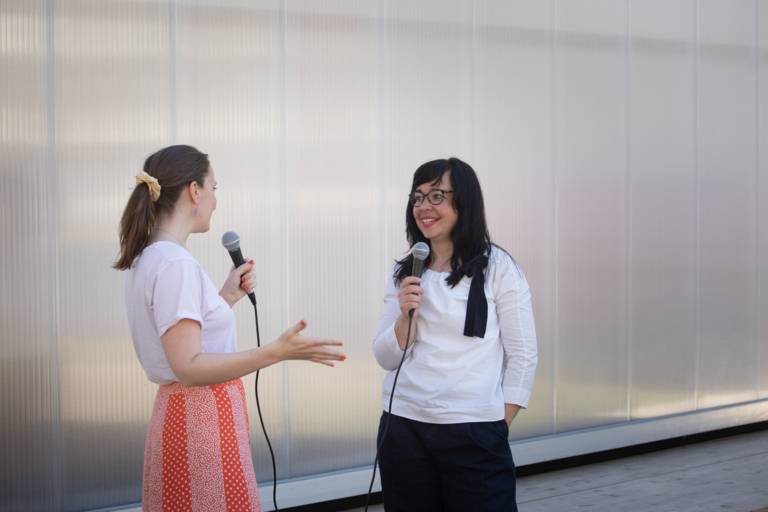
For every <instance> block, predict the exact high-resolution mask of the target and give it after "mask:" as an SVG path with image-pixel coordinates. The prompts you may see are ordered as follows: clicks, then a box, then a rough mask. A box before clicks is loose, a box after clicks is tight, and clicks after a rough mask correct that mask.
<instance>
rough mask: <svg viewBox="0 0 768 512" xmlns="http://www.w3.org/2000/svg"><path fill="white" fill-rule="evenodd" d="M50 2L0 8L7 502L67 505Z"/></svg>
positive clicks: (2, 415)
mask: <svg viewBox="0 0 768 512" xmlns="http://www.w3.org/2000/svg"><path fill="white" fill-rule="evenodd" d="M50 29H51V27H50V25H49V24H48V22H47V18H46V8H45V2H28V1H11V2H5V3H4V4H3V6H2V15H1V16H0V68H2V79H0V153H2V155H3V163H2V165H0V179H2V187H0V218H2V224H0V236H2V239H3V243H2V245H1V246H0V247H1V248H0V261H1V262H2V264H1V265H0V282H2V284H3V291H2V295H0V305H2V308H0V333H1V334H0V336H2V344H1V346H2V352H1V353H0V453H2V454H3V457H2V461H0V496H2V498H0V510H8V511H10V510H24V509H37V510H43V509H53V508H56V507H57V506H58V500H59V498H60V492H61V481H60V472H59V469H60V463H61V456H60V452H59V450H60V448H61V439H60V424H59V410H58V394H57V392H56V388H57V379H58V375H57V369H58V360H57V352H56V345H55V340H56V332H57V323H56V320H57V316H56V307H57V297H56V292H57V289H56V278H55V275H56V268H57V259H56V216H55V208H56V169H55V162H54V160H53V159H52V158H51V155H50V152H49V148H50V147H51V144H52V142H53V141H52V140H51V139H52V138H53V136H54V133H53V131H52V129H51V124H50V119H51V112H50V105H51V104H50V91H51V90H50V85H51V82H50V80H51V64H52V60H51V59H50V58H49V53H48V49H49V41H50V40H49V36H50Z"/></svg>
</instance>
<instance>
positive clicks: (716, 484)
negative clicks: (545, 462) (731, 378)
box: [350, 431, 768, 512]
mask: <svg viewBox="0 0 768 512" xmlns="http://www.w3.org/2000/svg"><path fill="white" fill-rule="evenodd" d="M518 504H519V510H520V512H566V511H568V512H573V511H597V512H603V511H605V512H614V511H616V512H635V511H637V512H640V511H642V512H649V511H653V512H708V511H718V512H721V511H739V512H752V511H760V512H768V431H763V432H756V433H751V434H743V435H739V436H733V437H727V438H723V439H717V440H714V441H707V442H704V443H697V444H691V445H688V446H682V447H679V448H671V449H668V450H663V451H658V452H654V453H649V454H645V455H637V456H633V457H627V458H624V459H618V460H614V461H610V462H602V463H598V464H590V465H587V466H581V467H577V468H571V469H565V470H561V471H552V472H549V473H542V474H539V475H534V476H528V477H523V478H520V479H519V480H518ZM362 510H363V509H361V508H360V509H354V511H350V512H359V511H362ZM369 510H370V511H372V512H382V511H383V510H384V507H383V506H381V505H376V506H375V507H371V508H369Z"/></svg>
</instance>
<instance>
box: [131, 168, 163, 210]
mask: <svg viewBox="0 0 768 512" xmlns="http://www.w3.org/2000/svg"><path fill="white" fill-rule="evenodd" d="M142 183H144V184H145V185H146V186H147V188H148V189H149V198H150V199H151V200H152V202H153V203H154V202H156V201H157V200H158V199H159V198H160V189H161V187H160V182H159V181H157V178H155V177H154V176H150V175H149V174H147V173H145V172H144V171H141V172H140V173H139V174H137V175H136V184H137V185H141V184H142Z"/></svg>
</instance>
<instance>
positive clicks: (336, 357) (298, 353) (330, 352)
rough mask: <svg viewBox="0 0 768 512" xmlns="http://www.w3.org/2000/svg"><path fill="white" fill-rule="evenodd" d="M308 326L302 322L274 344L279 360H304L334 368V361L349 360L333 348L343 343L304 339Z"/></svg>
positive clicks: (287, 331) (282, 335)
mask: <svg viewBox="0 0 768 512" xmlns="http://www.w3.org/2000/svg"><path fill="white" fill-rule="evenodd" d="M306 326H307V322H305V321H304V320H301V321H299V323H297V324H296V325H294V326H293V327H291V328H289V329H288V330H286V331H285V332H284V333H283V334H281V335H280V337H279V338H277V340H276V341H275V342H274V343H272V345H273V347H274V350H275V351H276V353H277V357H278V359H279V360H281V361H285V360H288V359H292V360H303V361H311V362H313V363H319V364H324V365H325V366H334V364H333V361H344V360H346V359H347V356H345V355H344V354H343V353H341V352H340V351H339V350H336V349H334V348H331V347H340V346H342V345H343V343H342V342H341V341H338V340H326V339H319V338H305V337H303V336H302V335H301V331H303V330H304V328H305V327H306Z"/></svg>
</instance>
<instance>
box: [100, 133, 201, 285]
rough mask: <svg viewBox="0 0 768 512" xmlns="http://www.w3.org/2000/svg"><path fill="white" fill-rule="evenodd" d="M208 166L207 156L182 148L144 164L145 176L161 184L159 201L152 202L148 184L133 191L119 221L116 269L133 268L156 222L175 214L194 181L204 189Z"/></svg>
mask: <svg viewBox="0 0 768 512" xmlns="http://www.w3.org/2000/svg"><path fill="white" fill-rule="evenodd" d="M209 166H210V162H209V161H208V155H206V154H205V153H201V152H200V151H198V150H197V149H195V148H193V147H192V146H182V145H179V146H169V147H167V148H164V149H161V150H160V151H158V152H156V153H153V154H152V155H150V156H149V157H148V158H147V159H146V160H145V161H144V172H145V173H147V174H149V175H150V176H154V177H155V178H157V181H158V182H159V184H160V187H161V188H160V197H158V198H157V201H154V202H153V201H152V198H151V196H150V190H149V187H148V185H147V184H146V183H139V184H138V185H136V188H134V189H133V192H132V193H131V197H130V198H128V204H127V205H126V206H125V210H123V216H122V218H121V219H120V256H119V257H118V259H117V261H116V262H115V263H114V265H113V266H112V267H113V268H115V269H117V270H127V269H129V268H131V265H132V264H133V260H135V259H136V257H137V256H138V255H139V254H141V251H143V250H144V248H145V247H146V246H147V245H149V240H150V238H151V236H152V233H153V232H154V230H155V224H156V222H157V218H158V217H159V216H160V215H163V214H168V213H172V212H173V208H174V206H175V205H176V201H177V200H178V199H179V195H181V191H182V190H183V189H184V188H185V187H186V186H187V185H189V184H190V183H192V182H193V181H195V182H197V183H198V184H199V185H200V186H203V182H204V180H205V176H206V175H207V174H208V168H209Z"/></svg>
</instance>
